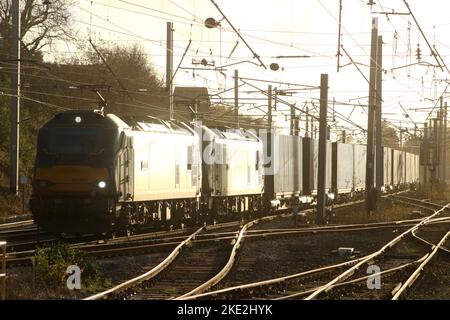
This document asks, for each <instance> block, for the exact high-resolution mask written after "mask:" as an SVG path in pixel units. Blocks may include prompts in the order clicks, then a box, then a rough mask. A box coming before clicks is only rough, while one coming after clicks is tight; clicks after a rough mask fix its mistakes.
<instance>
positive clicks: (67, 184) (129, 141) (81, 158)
mask: <svg viewBox="0 0 450 320" xmlns="http://www.w3.org/2000/svg"><path fill="white" fill-rule="evenodd" d="M317 158H318V141H317V140H314V139H311V138H302V137H299V136H291V135H281V134H278V133H276V132H270V133H268V134H266V133H264V132H256V131H255V130H246V129H232V128H223V127H222V128H212V127H208V126H205V125H202V124H201V123H199V122H193V123H192V124H185V123H183V122H179V121H175V120H173V121H166V120H161V119H157V118H154V117H150V116H148V117H140V118H136V117H135V118H133V117H118V116H116V115H114V114H103V113H102V112H98V111H88V110H71V111H66V112H62V113H59V114H57V115H55V116H54V117H53V118H52V119H51V120H49V121H48V122H47V123H46V124H45V125H44V126H43V127H42V128H41V129H40V130H39V134H38V143H37V153H36V161H35V168H34V176H33V192H32V197H31V200H30V210H31V211H32V213H33V218H34V220H35V223H36V224H37V225H38V226H39V227H40V228H42V229H43V230H46V231H48V232H51V233H75V234H92V233H106V234H112V233H114V232H116V231H118V230H132V229H135V228H137V227H140V226H150V227H154V228H163V227H168V226H178V225H181V224H190V223H192V224H194V223H199V222H213V221H216V220H218V219H221V218H236V217H238V218H245V217H250V216H257V215H260V214H262V213H263V212H267V211H268V210H273V209H274V208H283V207H287V206H289V205H290V204H292V203H294V202H295V203H300V204H305V205H306V204H308V203H311V202H312V201H314V198H315V195H316V194H317V179H316V177H317V170H318V168H317V163H318V159H317ZM365 158H366V147H365V146H363V145H355V144H343V143H336V142H335V143H331V142H329V141H327V159H326V171H327V173H326V191H327V194H328V199H329V201H332V200H333V199H334V201H339V200H340V199H344V198H345V199H347V198H354V197H357V196H358V194H362V193H363V192H364V188H365ZM383 162H384V163H383V168H384V182H385V183H384V186H385V188H386V190H390V189H394V188H399V187H400V186H402V185H405V184H407V183H415V182H416V181H418V174H419V161H418V156H417V155H414V154H410V153H407V152H403V151H399V150H393V149H390V148H384V160H383Z"/></svg>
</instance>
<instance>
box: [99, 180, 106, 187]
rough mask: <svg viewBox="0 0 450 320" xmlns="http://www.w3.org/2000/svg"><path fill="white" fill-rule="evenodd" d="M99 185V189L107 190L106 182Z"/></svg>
mask: <svg viewBox="0 0 450 320" xmlns="http://www.w3.org/2000/svg"><path fill="white" fill-rule="evenodd" d="M97 185H98V187H99V188H100V189H105V187H106V182H105V181H99V182H98V184H97Z"/></svg>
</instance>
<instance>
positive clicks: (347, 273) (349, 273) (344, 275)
mask: <svg viewBox="0 0 450 320" xmlns="http://www.w3.org/2000/svg"><path fill="white" fill-rule="evenodd" d="M449 206H450V203H447V204H446V205H445V206H442V208H441V209H439V210H437V211H434V213H433V214H432V215H430V216H428V217H426V218H423V219H422V220H421V221H420V222H419V223H418V224H416V225H415V226H413V227H412V228H410V229H408V230H406V231H404V232H403V233H401V234H400V235H399V236H397V237H395V238H394V239H393V240H391V241H389V242H388V243H387V244H385V245H384V246H383V247H382V248H381V249H380V250H378V251H375V252H374V253H372V254H370V255H369V256H367V258H365V259H364V260H362V261H360V262H358V263H357V264H356V265H354V266H353V267H351V268H350V269H348V270H347V271H345V272H343V273H342V274H340V275H339V276H337V277H335V278H334V279H333V280H331V281H330V282H328V283H327V284H326V285H325V286H323V287H322V288H320V289H318V290H316V291H314V292H313V293H312V294H311V295H309V296H308V297H306V300H312V299H314V298H316V297H317V296H318V295H320V294H321V293H322V292H324V291H326V290H330V289H331V286H332V285H334V284H336V283H338V282H340V281H343V280H345V279H347V278H348V277H350V276H352V275H353V274H354V273H355V271H356V270H357V269H358V268H359V267H361V266H362V265H363V264H365V263H366V262H368V261H370V260H372V259H373V258H375V257H377V256H378V255H380V254H382V253H383V252H384V251H385V250H386V249H388V248H390V247H392V246H393V245H395V244H396V243H397V242H399V241H400V240H401V239H402V238H403V237H405V236H406V235H407V234H409V233H411V232H412V231H414V230H416V229H418V228H419V227H420V226H422V225H423V224H425V223H426V222H427V221H428V220H430V219H432V218H433V217H435V216H436V215H439V214H441V213H442V212H443V211H444V210H445V209H447V208H448V207H449Z"/></svg>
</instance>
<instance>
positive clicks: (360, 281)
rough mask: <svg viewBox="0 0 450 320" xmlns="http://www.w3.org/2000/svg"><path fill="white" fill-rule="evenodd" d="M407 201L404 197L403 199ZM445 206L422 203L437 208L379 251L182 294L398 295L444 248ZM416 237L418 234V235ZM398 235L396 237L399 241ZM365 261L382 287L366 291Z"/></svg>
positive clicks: (249, 296) (262, 296) (251, 296)
mask: <svg viewBox="0 0 450 320" xmlns="http://www.w3.org/2000/svg"><path fill="white" fill-rule="evenodd" d="M414 200H415V199H414ZM412 202H413V201H410V202H409V204H411V203H412ZM414 202H416V201H414ZM449 205H450V204H449ZM449 205H447V206H441V205H437V204H434V203H433V204H430V205H429V206H428V207H426V208H427V210H431V209H430V207H431V206H433V207H435V208H436V207H437V206H439V207H441V209H439V210H433V214H432V215H431V216H429V217H427V218H423V219H419V220H420V221H417V220H416V221H415V222H414V224H413V226H412V227H411V228H409V229H408V230H406V231H405V232H403V233H402V234H401V235H399V236H398V237H396V238H395V239H393V240H392V241H390V242H389V243H388V244H386V245H385V246H383V248H382V249H380V250H379V251H377V252H375V253H372V254H369V255H367V256H364V257H361V258H358V259H353V260H350V261H346V262H342V263H338V264H334V265H330V266H325V267H320V268H317V269H312V270H308V271H304V272H300V273H296V274H292V275H288V276H284V277H278V278H274V279H269V280H265V281H258V282H253V283H247V284H242V285H236V286H232V287H229V288H224V289H221V290H216V291H211V292H207V293H204V294H200V295H194V296H190V297H186V299H275V300H283V299H301V298H307V299H313V298H314V299H318V298H320V299H327V298H328V299H329V298H331V299H352V298H357V299H376V298H378V299H379V298H387V297H390V298H394V299H398V298H399V297H400V296H401V295H403V294H404V293H405V292H406V291H407V290H408V289H409V288H410V287H411V286H412V284H413V283H414V282H415V281H416V280H417V279H418V276H419V275H420V273H421V272H423V270H424V268H425V267H426V265H427V264H429V263H430V262H431V261H432V259H433V257H434V256H435V255H437V254H442V253H444V254H446V253H448V249H446V248H445V247H444V244H445V242H446V241H447V240H448V238H449V237H450V236H449V232H448V230H449V222H450V219H449V218H450V217H449V216H448V215H447V216H445V217H438V216H439V215H441V214H444V213H445V211H446V208H447V207H448V206H449ZM404 226H405V227H406V226H407V225H404ZM433 228H438V229H442V230H441V232H440V234H439V235H438V236H436V235H434V239H428V240H426V239H423V238H420V237H419V234H422V233H425V234H426V233H427V232H428V233H430V232H431V231H432V230H431V229H433ZM406 236H408V237H407V238H408V239H406ZM422 237H424V236H423V235H422ZM419 238H420V239H419ZM400 240H402V241H401V242H400ZM433 240H435V241H433ZM405 242H406V243H405ZM408 243H409V245H410V246H411V247H412V248H416V247H417V246H418V245H419V247H420V249H418V250H417V249H416V251H415V252H410V253H409V254H405V249H406V248H407V244H408ZM434 243H435V244H434ZM400 244H401V246H400ZM390 248H396V249H398V251H397V252H395V251H393V250H392V249H390ZM387 249H390V250H387ZM413 253H414V254H413ZM367 263H369V264H377V266H379V267H381V274H380V277H381V281H382V282H381V283H382V288H383V287H384V288H383V289H382V290H368V287H367V283H368V281H372V280H373V279H374V278H373V277H372V278H371V275H367V274H366V273H365V271H366V269H365V268H364V266H368V264H367ZM330 279H331V280H330ZM400 283H401V284H400Z"/></svg>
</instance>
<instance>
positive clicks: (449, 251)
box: [411, 222, 450, 253]
mask: <svg viewBox="0 0 450 320" xmlns="http://www.w3.org/2000/svg"><path fill="white" fill-rule="evenodd" d="M437 223H439V222H437ZM429 224H433V223H429ZM416 231H417V230H414V231H413V232H411V234H412V235H413V237H414V238H416V239H417V240H419V241H422V242H423V243H425V244H427V245H429V246H430V247H434V246H435V244H433V243H431V242H430V241H428V240H426V239H424V238H422V237H419V236H418V235H417V234H416ZM439 249H440V250H442V251H444V252H447V253H450V250H449V249H447V248H444V247H440V248H439Z"/></svg>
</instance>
